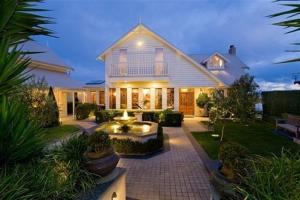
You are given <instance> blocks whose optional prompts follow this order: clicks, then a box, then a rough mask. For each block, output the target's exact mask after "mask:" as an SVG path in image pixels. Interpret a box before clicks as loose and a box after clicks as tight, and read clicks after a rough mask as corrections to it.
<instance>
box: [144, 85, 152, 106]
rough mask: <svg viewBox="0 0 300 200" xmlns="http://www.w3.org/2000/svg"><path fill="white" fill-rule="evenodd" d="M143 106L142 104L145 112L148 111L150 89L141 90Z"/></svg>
mask: <svg viewBox="0 0 300 200" xmlns="http://www.w3.org/2000/svg"><path fill="white" fill-rule="evenodd" d="M143 104H144V109H146V110H148V109H150V89H149V88H144V89H143Z"/></svg>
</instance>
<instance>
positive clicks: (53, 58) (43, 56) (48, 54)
mask: <svg viewBox="0 0 300 200" xmlns="http://www.w3.org/2000/svg"><path fill="white" fill-rule="evenodd" d="M20 48H21V49H22V50H23V51H28V52H40V53H34V54H29V57H30V58H31V60H32V62H36V63H42V64H46V65H47V66H48V67H49V66H50V67H51V65H52V66H53V68H54V70H55V69H56V68H61V69H62V70H65V71H70V70H73V68H72V67H70V66H69V65H67V64H66V63H65V62H64V61H63V60H62V59H61V58H60V57H59V56H58V55H57V54H56V53H55V52H53V51H52V50H51V49H50V48H49V47H47V46H45V45H41V44H39V43H37V42H35V41H28V42H25V43H24V44H21V45H20Z"/></svg>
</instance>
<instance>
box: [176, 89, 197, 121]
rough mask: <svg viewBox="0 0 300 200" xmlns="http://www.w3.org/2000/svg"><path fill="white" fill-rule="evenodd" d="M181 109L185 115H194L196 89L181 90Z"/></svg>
mask: <svg viewBox="0 0 300 200" xmlns="http://www.w3.org/2000/svg"><path fill="white" fill-rule="evenodd" d="M179 111H180V112H183V114H184V115H194V89H184V90H183V89H181V90H180V92H179Z"/></svg>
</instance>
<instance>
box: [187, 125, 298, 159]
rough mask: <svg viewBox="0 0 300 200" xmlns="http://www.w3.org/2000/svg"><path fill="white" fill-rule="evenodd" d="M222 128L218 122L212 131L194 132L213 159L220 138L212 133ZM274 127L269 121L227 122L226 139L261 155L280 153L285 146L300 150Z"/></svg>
mask: <svg viewBox="0 0 300 200" xmlns="http://www.w3.org/2000/svg"><path fill="white" fill-rule="evenodd" d="M221 128H222V126H221V124H217V125H215V130H214V131H212V132H201V133H199V132H194V133H192V134H193V136H194V137H195V139H196V140H197V141H198V143H199V144H201V146H202V147H203V148H204V150H205V151H206V152H207V154H208V155H209V156H210V157H211V158H212V159H218V151H219V146H220V142H219V140H220V138H215V137H212V136H211V135H212V134H219V135H221ZM274 128H275V127H274V126H273V125H272V124H270V123H267V122H252V123H249V124H242V123H237V122H226V124H225V129H224V141H232V142H237V143H239V144H241V145H243V146H245V147H246V148H248V150H249V151H250V153H253V154H258V155H261V156H269V155H271V153H274V154H276V155H279V154H280V153H281V150H282V148H283V147H284V148H285V149H288V150H290V151H291V152H296V151H299V150H300V146H299V145H297V144H295V143H293V142H292V141H290V140H288V139H286V138H284V137H281V136H278V135H275V134H273V132H274Z"/></svg>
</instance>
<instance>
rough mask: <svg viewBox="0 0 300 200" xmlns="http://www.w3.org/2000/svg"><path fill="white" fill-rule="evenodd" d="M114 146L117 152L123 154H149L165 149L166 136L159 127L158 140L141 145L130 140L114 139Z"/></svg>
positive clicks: (150, 140)
mask: <svg viewBox="0 0 300 200" xmlns="http://www.w3.org/2000/svg"><path fill="white" fill-rule="evenodd" d="M112 145H113V147H114V149H115V151H116V152H118V153H121V154H149V153H152V152H156V151H158V150H160V149H162V148H163V145H164V136H163V129H162V127H161V126H158V129H157V138H155V139H149V140H148V141H147V142H144V143H141V142H137V141H132V140H130V139H127V140H122V139H116V138H114V139H112Z"/></svg>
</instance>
